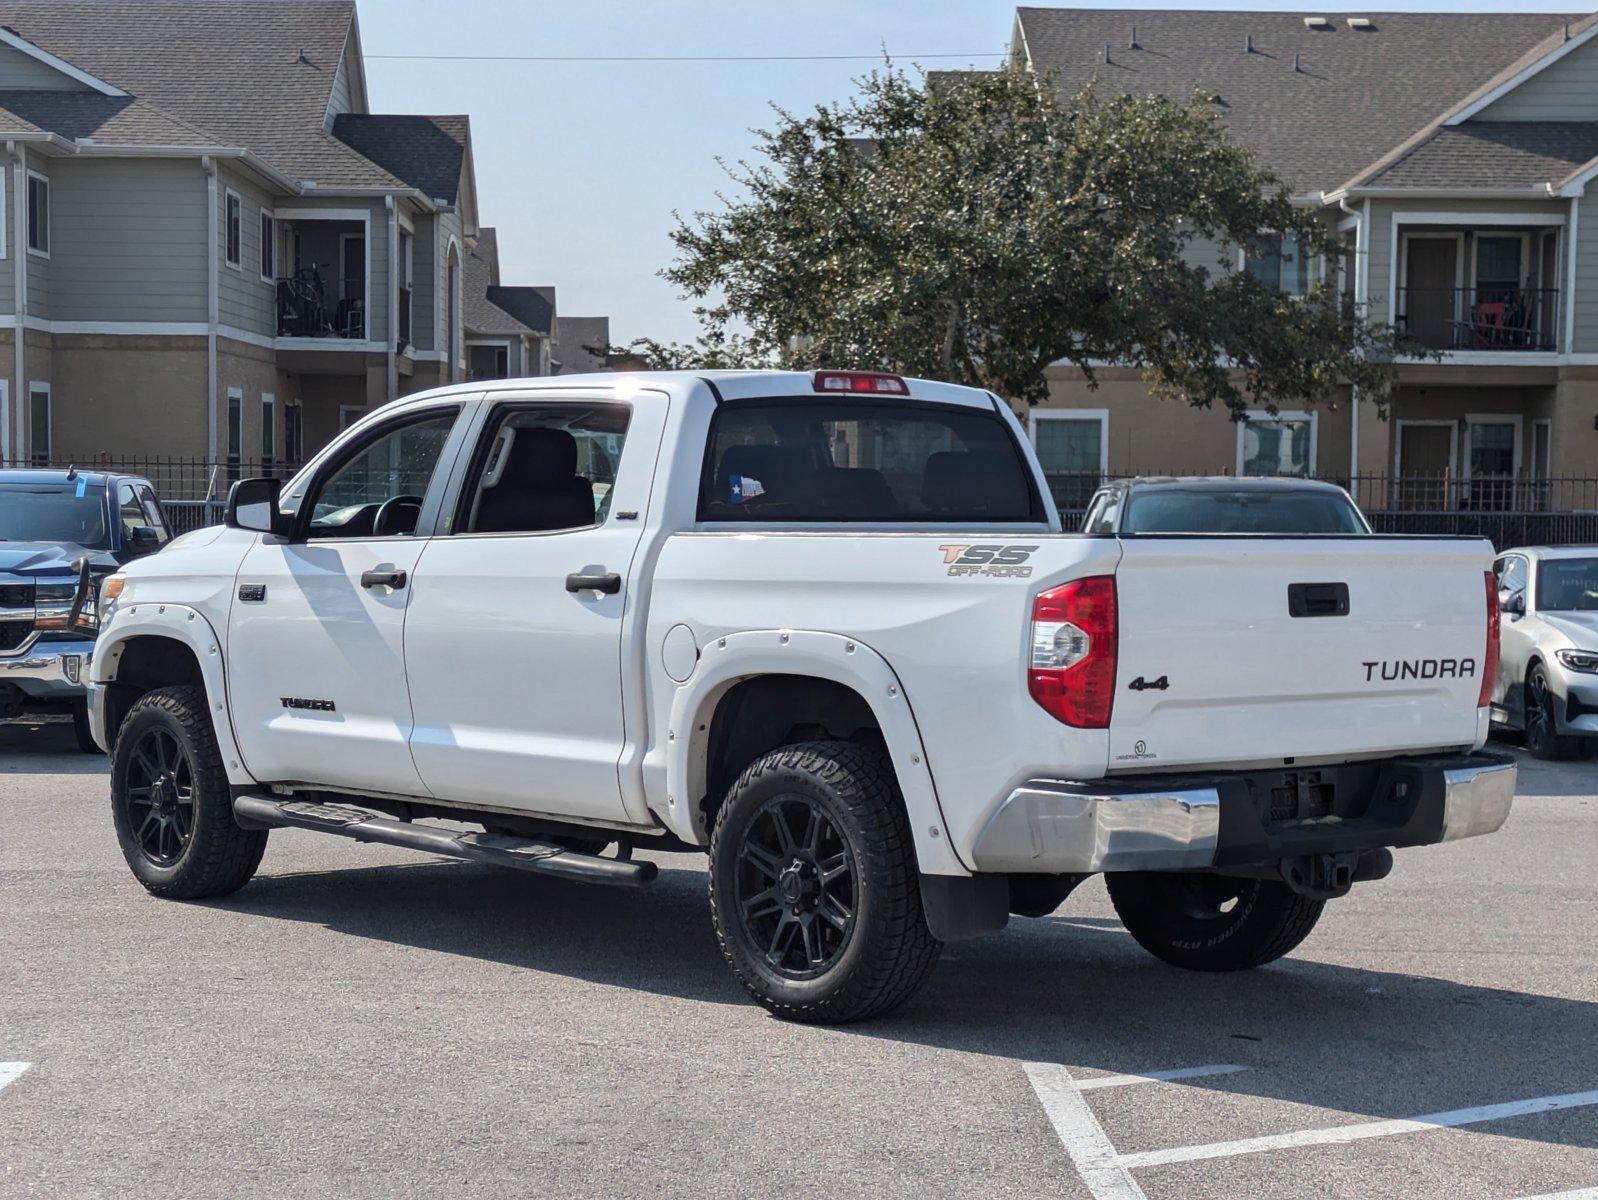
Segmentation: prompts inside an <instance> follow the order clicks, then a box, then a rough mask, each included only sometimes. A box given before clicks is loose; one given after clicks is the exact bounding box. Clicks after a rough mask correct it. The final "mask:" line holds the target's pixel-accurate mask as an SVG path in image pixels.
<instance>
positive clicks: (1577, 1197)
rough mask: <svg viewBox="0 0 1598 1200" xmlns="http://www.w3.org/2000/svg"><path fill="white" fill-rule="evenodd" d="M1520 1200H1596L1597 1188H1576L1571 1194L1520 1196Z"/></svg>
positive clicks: (1550, 1193)
mask: <svg viewBox="0 0 1598 1200" xmlns="http://www.w3.org/2000/svg"><path fill="white" fill-rule="evenodd" d="M1520 1200H1598V1187H1590V1188H1577V1189H1576V1190H1575V1191H1573V1192H1547V1193H1545V1194H1543V1195H1541V1196H1522V1197H1520Z"/></svg>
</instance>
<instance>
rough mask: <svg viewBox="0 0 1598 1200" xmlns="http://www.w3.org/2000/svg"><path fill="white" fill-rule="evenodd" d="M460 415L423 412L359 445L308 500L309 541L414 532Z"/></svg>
mask: <svg viewBox="0 0 1598 1200" xmlns="http://www.w3.org/2000/svg"><path fill="white" fill-rule="evenodd" d="M459 413H460V410H459V409H455V408H452V409H450V410H449V411H447V412H436V411H435V412H429V413H424V414H421V415H419V416H417V417H416V418H414V419H413V420H410V421H405V422H403V423H401V424H397V425H389V426H386V427H384V428H382V429H381V430H377V431H374V432H373V433H372V435H371V436H370V437H369V438H367V439H365V440H364V441H362V442H360V443H358V444H357V445H356V446H355V447H354V448H353V449H352V450H351V451H350V452H349V454H348V455H347V456H346V457H345V458H344V459H343V460H342V461H341V462H340V463H339V464H338V465H337V466H336V467H334V468H333V469H332V471H331V472H330V473H329V474H327V475H326V476H325V477H324V478H323V479H321V480H319V481H318V482H317V483H316V485H315V487H314V489H313V491H312V493H311V495H310V497H309V498H308V501H307V503H308V506H309V512H310V520H309V525H308V527H307V534H308V535H309V537H311V538H312V539H313V540H318V541H319V540H323V539H328V538H359V537H396V536H406V535H409V534H413V533H415V532H416V522H417V519H418V518H419V517H420V516H421V513H422V500H423V498H424V497H425V496H426V495H427V488H428V485H429V484H430V483H431V482H432V480H433V474H434V472H435V471H436V470H437V469H438V463H439V457H440V455H441V454H442V453H443V450H444V443H445V442H446V441H448V439H449V434H450V430H451V429H453V428H454V426H455V419H456V417H457V416H459Z"/></svg>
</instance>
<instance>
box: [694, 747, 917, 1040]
mask: <svg viewBox="0 0 1598 1200" xmlns="http://www.w3.org/2000/svg"><path fill="white" fill-rule="evenodd" d="M710 907H711V913H712V916H713V918H714V921H715V926H716V938H717V940H718V941H719V943H720V945H721V951H722V954H723V956H724V957H725V958H726V960H727V964H728V966H730V967H731V968H732V969H733V972H734V974H736V975H737V976H738V979H739V981H740V982H741V983H742V984H743V986H744V988H745V990H746V991H748V993H749V994H750V995H751V996H753V997H754V999H755V1000H756V1001H758V1002H759V1003H760V1004H762V1005H764V1006H765V1007H766V1008H767V1009H769V1010H770V1011H771V1012H773V1013H776V1014H777V1015H778V1016H781V1017H786V1018H788V1019H790V1020H796V1021H809V1022H816V1023H828V1024H836V1023H842V1022H845V1021H857V1020H861V1019H863V1018H866V1017H873V1016H877V1015H879V1014H881V1013H885V1012H887V1011H888V1010H890V1009H892V1008H895V1007H897V1006H898V1005H900V1004H902V1003H903V1002H904V1001H905V1000H906V999H908V998H909V997H910V995H911V994H912V993H913V992H914V991H915V990H916V989H917V988H918V987H919V986H920V985H921V983H922V982H923V981H924V980H925V979H926V977H927V975H928V974H929V973H930V972H931V970H932V968H933V966H934V965H935V964H936V963H937V961H938V955H939V953H940V952H941V951H942V949H943V943H942V942H940V941H938V940H937V939H936V938H934V937H933V936H932V933H931V931H930V930H929V929H928V928H927V922H926V917H925V916H924V914H923V912H922V908H921V883H920V878H919V875H918V873H917V870H916V860H915V849H914V843H913V841H912V839H911V835H910V822H909V818H908V817H907V815H906V813H905V808H904V802H903V800H902V799H901V798H900V795H899V788H898V783H897V782H896V780H895V779H894V774H893V767H892V765H891V764H890V763H889V761H888V756H887V755H886V754H885V753H883V752H882V751H880V750H874V749H869V748H866V747H863V746H857V745H855V744H853V743H851V742H834V741H824V742H806V743H802V744H799V745H793V746H784V747H782V748H780V749H778V750H773V751H772V752H771V753H769V754H766V755H764V756H762V757H761V758H758V759H756V760H755V761H754V762H753V763H751V764H750V765H749V767H748V768H747V769H746V770H745V771H744V772H743V774H742V775H741V776H739V778H738V781H737V782H736V783H734V784H733V785H732V788H731V790H730V791H729V792H728V794H727V800H726V803H725V804H723V805H722V808H721V812H720V813H719V814H718V816H717V819H716V826H715V831H714V833H713V835H712V838H711V843H710Z"/></svg>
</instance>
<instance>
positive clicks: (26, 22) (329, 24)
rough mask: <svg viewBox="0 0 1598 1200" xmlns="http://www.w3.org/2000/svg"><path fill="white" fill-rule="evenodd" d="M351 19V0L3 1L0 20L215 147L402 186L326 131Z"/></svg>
mask: <svg viewBox="0 0 1598 1200" xmlns="http://www.w3.org/2000/svg"><path fill="white" fill-rule="evenodd" d="M354 16H355V6H354V3H353V0H289V2H283V0H0V24H4V25H7V26H9V27H10V28H12V29H14V30H16V32H17V33H19V34H21V35H22V36H23V37H25V38H27V39H28V40H29V41H31V42H33V43H34V44H35V45H37V46H40V47H42V48H43V49H45V50H48V51H49V52H50V53H52V54H55V55H57V56H59V57H61V58H63V59H66V60H67V61H68V62H70V63H72V64H73V65H74V66H76V67H77V68H79V69H80V70H83V71H87V72H89V73H90V74H92V75H95V76H98V77H99V78H101V79H104V80H105V81H107V82H108V83H112V84H115V85H116V86H117V87H119V88H122V89H123V90H125V91H128V92H131V93H132V94H133V95H134V96H136V97H138V98H139V99H140V100H141V101H146V102H148V103H150V104H152V105H155V106H156V107H157V108H159V109H160V110H161V111H162V112H163V113H165V114H166V115H167V116H169V117H171V118H173V119H175V120H177V121H180V122H183V123H185V124H187V125H190V126H193V127H194V128H195V129H198V130H204V131H205V132H206V133H207V134H209V135H210V136H209V139H208V140H209V141H211V142H212V143H213V144H217V145H222V146H237V147H242V148H246V149H249V150H252V151H254V152H255V153H257V154H259V155H260V156H261V157H262V158H263V159H265V160H266V161H267V162H269V163H270V164H271V165H273V166H274V167H276V168H277V169H278V170H280V171H282V172H283V173H284V174H285V175H287V176H288V177H289V178H291V179H294V180H296V181H304V180H315V181H316V182H318V183H320V184H322V185H323V186H328V187H337V186H343V187H403V186H405V184H404V183H402V182H401V181H400V180H399V179H398V178H396V177H395V176H394V175H393V174H391V173H390V172H389V171H386V170H384V169H383V168H382V167H380V166H378V165H377V164H376V163H374V162H372V161H371V160H370V159H367V158H366V157H364V156H363V155H361V154H359V153H357V152H356V151H355V150H354V149H352V148H351V147H349V146H347V145H345V144H344V143H343V142H341V141H339V140H338V139H337V138H334V137H332V136H330V135H329V134H327V133H326V132H324V130H323V122H324V120H325V118H326V115H327V104H328V98H329V96H330V95H331V94H332V87H333V76H334V73H335V72H336V71H337V69H338V64H339V58H340V56H341V55H342V54H343V51H344V44H345V40H346V39H347V37H348V36H349V33H350V29H351V27H352V23H353V21H354ZM191 140H192V139H190V138H185V141H191Z"/></svg>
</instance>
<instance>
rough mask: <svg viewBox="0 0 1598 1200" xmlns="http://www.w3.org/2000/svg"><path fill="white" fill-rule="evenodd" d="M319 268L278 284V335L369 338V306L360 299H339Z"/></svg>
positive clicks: (286, 277) (349, 297)
mask: <svg viewBox="0 0 1598 1200" xmlns="http://www.w3.org/2000/svg"><path fill="white" fill-rule="evenodd" d="M336 292H337V289H335V288H329V287H328V286H327V284H326V282H325V281H324V280H323V278H322V271H321V268H320V267H314V266H313V267H305V268H304V269H302V270H300V271H296V272H295V273H294V274H293V275H289V276H285V277H284V278H282V279H279V280H278V281H277V336H278V337H301V338H350V339H355V340H362V339H364V338H365V337H366V305H365V303H364V301H363V300H362V299H361V298H360V297H358V296H347V297H344V298H339V297H338V296H337V295H336Z"/></svg>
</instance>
